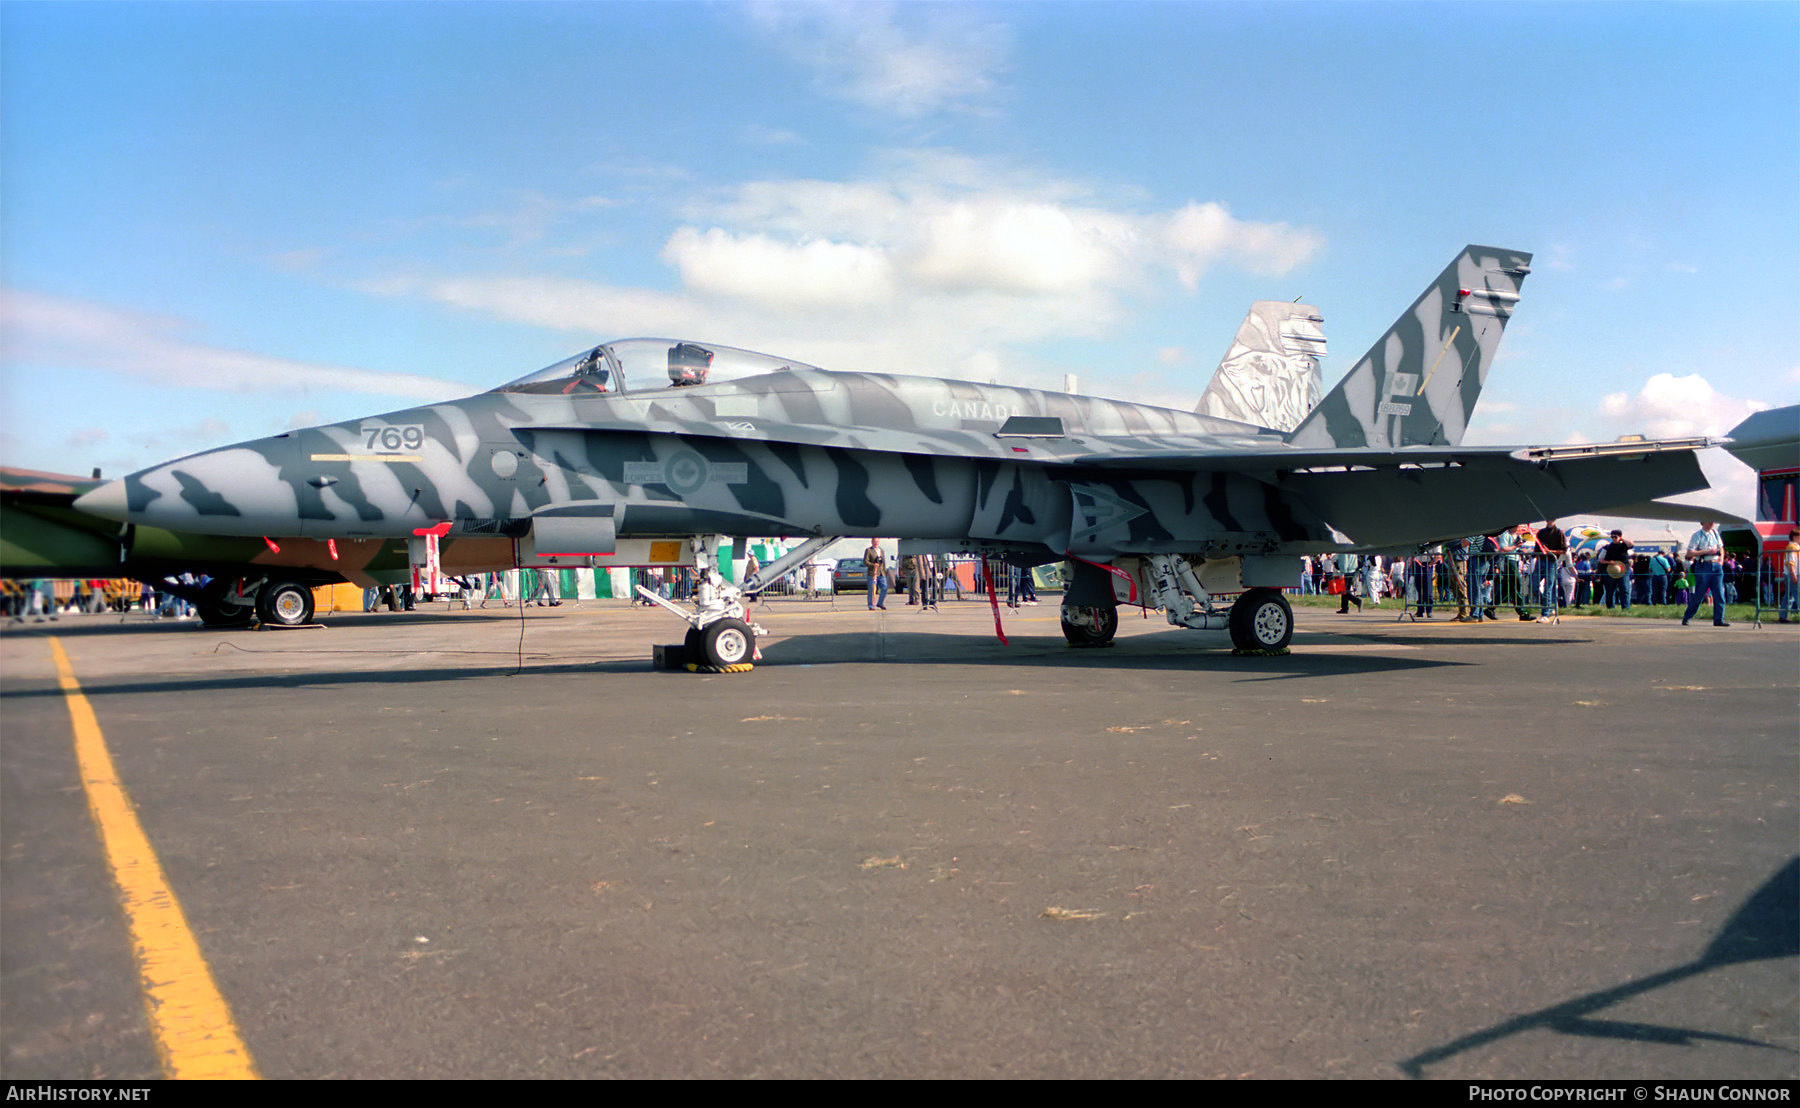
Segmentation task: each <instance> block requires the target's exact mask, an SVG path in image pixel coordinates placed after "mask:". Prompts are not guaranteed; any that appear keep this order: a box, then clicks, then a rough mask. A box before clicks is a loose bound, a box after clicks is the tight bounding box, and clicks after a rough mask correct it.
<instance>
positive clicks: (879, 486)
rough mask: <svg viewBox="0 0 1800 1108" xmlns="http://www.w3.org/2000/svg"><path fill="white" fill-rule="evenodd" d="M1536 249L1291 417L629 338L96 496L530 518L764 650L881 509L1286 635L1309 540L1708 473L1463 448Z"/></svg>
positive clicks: (325, 523)
mask: <svg viewBox="0 0 1800 1108" xmlns="http://www.w3.org/2000/svg"><path fill="white" fill-rule="evenodd" d="M1530 261H1531V256H1530V255H1529V254H1525V253H1521V252H1519V251H1516V250H1506V249H1498V248H1494V247H1485V246H1470V247H1468V248H1466V249H1465V250H1463V251H1462V252H1461V253H1460V254H1458V255H1457V257H1456V258H1455V259H1454V260H1453V261H1452V262H1451V263H1450V264H1449V265H1448V266H1447V267H1445V269H1444V271H1443V272H1442V273H1440V274H1439V275H1438V276H1437V278H1436V279H1435V280H1433V281H1432V282H1431V283H1430V284H1429V285H1427V287H1426V288H1425V290H1424V292H1422V293H1421V294H1420V295H1419V296H1418V298H1417V299H1416V300H1415V301H1414V302H1413V303H1412V305H1411V306H1410V307H1408V308H1407V309H1406V311H1405V312H1404V313H1402V314H1401V316H1400V318H1399V319H1398V320H1397V321H1396V322H1395V323H1394V325H1393V326H1392V327H1391V328H1389V330H1388V331H1387V333H1386V334H1384V335H1383V336H1382V337H1381V338H1380V339H1378V340H1377V341H1376V342H1375V344H1374V346H1372V347H1371V348H1370V350H1369V352H1368V353H1367V354H1366V355H1364V357H1363V358H1362V360H1361V361H1359V362H1358V363H1356V365H1355V366H1354V367H1353V368H1352V369H1351V370H1350V372H1349V374H1348V375H1347V376H1346V377H1345V378H1344V380H1343V381H1342V382H1341V383H1340V384H1339V385H1338V386H1337V387H1336V388H1335V389H1334V390H1332V392H1331V393H1329V394H1328V395H1326V396H1325V397H1324V398H1323V399H1322V400H1321V401H1320V402H1319V403H1318V404H1317V406H1316V407H1314V408H1312V410H1311V412H1310V414H1308V415H1307V416H1306V417H1305V418H1304V419H1302V420H1301V421H1300V422H1299V423H1298V425H1297V426H1294V427H1293V428H1292V430H1283V429H1278V428H1275V427H1267V426H1261V425H1258V424H1255V423H1245V422H1239V421H1235V420H1229V419H1222V418H1219V417H1216V416H1210V415H1206V414H1204V413H1201V412H1183V411H1178V410H1174V409H1169V408H1163V407H1157V406H1153V405H1148V404H1138V403H1131V402H1126V401H1119V400H1108V399H1102V398H1098V397H1091V396H1078V395H1071V394H1063V393H1054V392H1044V391H1038V390H1033V389H1024V388H1012V387H1007V386H1001V385H986V384H976V383H973V382H968V381H957V380H947V379H941V378H934V377H910V376H899V375H894V374H886V373H871V372H864V371H859V370H856V369H854V368H852V369H839V370H832V371H828V370H825V369H821V368H818V367H816V366H812V365H806V364H803V363H800V362H796V361H791V360H784V359H779V358H772V357H769V356H767V355H761V354H753V353H750V352H748V351H743V350H737V349H733V348H730V347H724V346H717V345H713V344H711V343H704V342H696V341H690V340H673V339H632V340H624V341H618V342H607V343H602V344H600V345H598V346H595V347H593V348H591V349H588V350H585V351H583V352H581V353H579V354H577V355H575V356H573V357H571V358H568V359H566V360H564V361H561V362H558V363H556V364H554V365H551V366H548V367H546V368H544V369H542V370H539V371H537V372H535V373H531V374H528V375H526V376H524V377H520V378H518V379H517V380H514V381H510V382H508V383H507V384H504V385H501V386H499V387H498V388H495V389H493V390H491V391H489V392H485V393H481V394H478V395H475V396H471V397H468V398H466V399H462V400H456V401H451V402H448V403H441V404H430V405H425V406H422V407H416V408H408V409H404V410H401V411H396V412H389V413H386V414H384V415H377V416H371V417H368V418H364V419H356V420H349V421H346V422H342V423H333V424H328V425H325V426H321V427H311V428H307V429H304V430H299V431H291V432H288V433H285V434H281V435H276V436H274V437H272V438H265V439H258V440H255V441H251V442H245V443H240V444H238V445H235V446H229V447H224V448H222V449H218V450H213V451H208V452H205V453H201V454H195V455H191V456H189V457H186V458H182V459H180V460H177V461H173V462H169V463H167V464H164V465H160V466H156V467H153V468H151V469H147V470H144V471H142V472H139V473H134V474H132V475H130V476H128V477H125V478H122V479H119V480H115V481H112V482H110V483H108V484H106V485H103V486H101V487H100V488H98V489H95V490H93V491H92V492H89V493H87V494H85V495H83V496H82V497H81V498H80V499H79V500H78V501H77V506H78V507H80V508H81V509H82V510H84V511H87V512H91V513H93V514H95V515H99V516H104V517H106V518H110V519H117V520H124V521H129V522H133V523H138V524H149V525H153V526H159V527H167V528H172V529H179V530H185V531H195V532H206V533H212V534H226V535H251V536H259V535H271V534H287V535H301V536H314V537H323V536H327V535H331V536H338V537H340V538H342V537H350V538H355V537H401V536H408V535H415V534H440V535H442V534H449V535H494V536H504V537H507V538H510V539H512V540H513V541H514V542H515V544H516V546H515V549H516V551H517V559H516V560H517V561H518V563H519V564H526V565H531V564H543V562H544V561H546V560H554V561H556V563H557V564H561V565H569V564H584V563H585V564H595V565H620V564H638V563H640V562H643V561H655V562H659V563H662V562H664V559H674V558H676V557H679V558H680V559H681V560H683V561H686V562H690V563H691V564H692V566H693V568H694V569H695V571H696V575H697V582H698V588H697V590H696V591H697V593H698V595H697V598H696V600H695V601H694V603H693V606H692V607H691V608H678V607H676V606H675V605H673V604H670V603H667V602H662V601H659V602H662V603H664V605H665V607H668V608H670V609H671V610H673V611H675V612H677V614H679V615H681V616H682V618H683V619H685V620H686V621H687V623H688V625H689V631H688V639H687V643H686V646H687V648H688V650H689V652H690V653H691V654H694V655H696V656H697V658H698V660H700V661H702V662H703V663H704V664H706V665H709V666H713V667H731V666H736V665H741V664H743V663H746V662H748V661H749V660H751V659H752V658H753V657H754V656H755V655H756V637H757V635H759V634H761V633H762V629H761V628H758V627H755V626H753V625H751V624H750V623H749V622H747V621H746V619H745V609H744V607H743V600H744V598H745V596H746V595H748V594H752V593H754V592H755V591H756V590H757V589H758V588H759V587H760V586H761V585H762V584H764V583H766V582H768V581H772V580H775V579H776V578H778V577H779V576H780V575H781V574H783V573H785V572H787V570H788V569H790V568H792V567H793V566H797V565H799V564H801V563H802V562H803V561H805V560H806V559H807V558H809V557H811V556H812V555H813V554H814V553H815V552H817V551H818V550H820V549H822V548H823V547H825V546H826V545H828V544H829V543H831V542H833V541H835V540H837V539H838V538H840V537H844V536H856V535H883V536H891V537H898V538H899V539H901V540H902V543H903V545H902V551H903V552H908V551H912V552H927V551H969V552H974V553H978V554H981V555H982V556H984V557H987V558H996V559H1000V560H1003V561H1004V562H1007V563H1010V564H1013V565H1018V566H1032V565H1041V564H1046V563H1050V562H1059V561H1065V560H1066V561H1068V562H1069V563H1070V564H1071V565H1072V567H1073V577H1072V580H1071V584H1070V587H1069V589H1068V590H1067V592H1066V593H1065V596H1064V600H1063V607H1062V624H1063V631H1064V634H1065V636H1066V637H1067V638H1068V640H1069V642H1070V643H1071V644H1072V645H1090V646H1091V645H1102V644H1105V643H1107V642H1109V641H1110V640H1111V638H1112V637H1113V634H1114V632H1115V631H1116V629H1117V626H1118V613H1117V608H1118V606H1119V605H1120V604H1122V603H1124V604H1137V605H1142V606H1157V607H1161V608H1163V609H1164V610H1165V611H1166V612H1167V615H1168V619H1169V621H1170V623H1172V624H1174V625H1176V626H1179V627H1187V628H1197V629H1228V630H1229V631H1230V633H1231V638H1232V641H1233V643H1234V644H1235V645H1236V646H1237V647H1238V648H1239V649H1241V650H1247V651H1279V650H1284V649H1285V648H1286V646H1287V644H1288V642H1289V640H1290V638H1291V637H1292V634H1293V613H1292V611H1291V609H1290V608H1289V605H1288V602H1287V601H1286V600H1285V599H1284V598H1283V597H1282V594H1281V591H1280V590H1281V589H1282V588H1284V587H1292V586H1294V585H1296V584H1297V583H1298V579H1299V573H1300V558H1301V556H1302V555H1305V554H1318V553H1324V552H1332V551H1356V550H1370V549H1391V548H1395V547H1406V546H1414V547H1416V546H1419V545H1423V544H1429V543H1433V542H1438V541H1442V540H1444V539H1447V538H1451V537H1455V536H1461V535H1469V534H1474V533H1478V532H1482V531H1491V530H1497V529H1499V528H1501V527H1505V526H1509V525H1511V524H1514V523H1516V522H1518V521H1519V520H1521V519H1543V518H1548V517H1555V516H1567V515H1569V514H1572V513H1574V512H1578V511H1597V510H1604V509H1605V508H1606V507H1608V506H1610V505H1613V504H1620V503H1632V502H1638V501H1643V500H1647V499H1651V498H1654V497H1658V496H1663V495H1669V494H1675V493H1681V492H1687V491H1691V490H1694V489H1700V488H1705V487H1706V480H1705V478H1704V477H1703V476H1702V475H1701V472H1700V467H1699V464H1698V461H1697V459H1696V457H1695V451H1696V450H1697V449H1699V448H1701V447H1704V446H1707V445H1711V442H1710V440H1705V439H1690V440H1665V441H1660V442H1651V441H1636V442H1632V443H1623V444H1618V445H1617V446H1616V447H1596V446H1591V445H1588V446H1581V447H1571V448H1560V447H1524V448H1515V447H1464V446H1462V445H1460V444H1461V442H1462V438H1463V432H1464V430H1465V428H1466V427H1467V425H1468V421H1469V417H1470V414H1471V412H1472V411H1473V409H1474V406H1475V402H1476V400H1477V398H1478V397H1479V395H1480V392H1481V388H1482V386H1483V384H1484V383H1485V381H1486V379H1487V374H1488V371H1489V369H1490V367H1491V366H1492V364H1493V359H1494V354H1495V351H1496V350H1497V348H1498V346H1499V343H1500V338H1501V335H1502V333H1503V331H1504V330H1505V327H1506V324H1507V322H1508V320H1510V319H1511V317H1512V315H1513V313H1514V312H1515V310H1516V309H1517V307H1518V304H1519V296H1520V292H1519V290H1520V287H1521V285H1522V284H1523V282H1524V280H1525V277H1526V275H1527V274H1528V273H1529V272H1530ZM752 535H759V536H760V535H783V536H807V541H805V542H802V543H801V544H799V545H798V546H797V547H796V548H795V549H794V550H793V551H792V552H791V553H789V554H788V556H787V557H785V558H782V559H780V560H777V561H776V562H774V563H773V564H771V565H768V566H765V567H763V568H762V570H761V571H760V572H759V573H758V574H757V575H756V576H755V577H753V578H752V579H750V580H748V581H745V582H741V583H734V582H731V581H728V580H726V579H725V577H724V575H723V574H722V573H721V572H720V571H719V568H718V552H719V549H720V547H721V545H723V544H724V543H725V542H726V541H727V540H728V539H729V538H730V537H731V536H752ZM659 547H660V551H661V552H660V553H658V552H657V551H658V548H659ZM665 564H666V563H665ZM1234 594H1235V600H1232V601H1231V602H1230V603H1229V604H1227V603H1226V602H1225V598H1226V597H1229V596H1232V595H1234Z"/></svg>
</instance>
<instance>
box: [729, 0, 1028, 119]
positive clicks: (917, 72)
mask: <svg viewBox="0 0 1800 1108" xmlns="http://www.w3.org/2000/svg"><path fill="white" fill-rule="evenodd" d="M748 10H749V12H750V14H751V16H752V18H753V19H754V21H755V22H756V23H757V24H758V25H759V26H760V27H761V28H762V29H763V30H764V31H766V32H768V33H769V34H771V35H772V36H774V37H775V38H776V40H777V41H778V42H780V43H781V45H782V46H783V48H784V49H786V50H787V52H788V53H789V54H791V55H792V56H793V57H794V58H795V59H796V60H798V61H800V62H801V63H802V64H804V65H806V66H808V67H810V68H811V69H812V70H813V72H814V73H815V74H816V76H817V79H818V82H819V85H820V87H821V88H822V89H823V90H824V91H825V92H826V93H828V94H830V95H833V96H837V97H841V98H843V99H846V100H849V101H852V102H853V103H856V104H860V105H862V106H864V107H867V108H872V109H875V110H877V111H882V112H886V113H889V114H892V115H895V116H898V117H900V118H902V119H919V118H921V117H924V116H927V115H930V114H933V113H936V112H944V111H957V112H979V111H985V110H988V108H989V106H990V104H991V102H992V100H993V99H994V97H995V95H996V93H997V92H998V90H999V87H1000V86H999V74H1000V73H1001V72H1003V71H1004V69H1005V67H1006V63H1007V57H1008V55H1009V53H1010V50H1011V42H1010V35H1009V33H1008V31H1007V29H1006V28H1005V27H1004V26H1002V25H1000V24H998V23H994V22H991V21H984V20H982V19H981V18H980V15H979V12H977V11H976V10H974V9H971V8H967V7H962V6H955V7H952V6H939V5H929V6H928V5H923V4H907V5H893V4H884V3H837V4H774V3H767V4H757V5H753V6H752V7H751V8H750V9H748Z"/></svg>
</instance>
